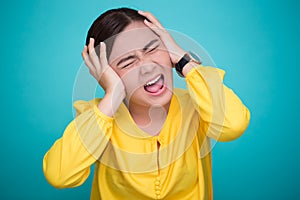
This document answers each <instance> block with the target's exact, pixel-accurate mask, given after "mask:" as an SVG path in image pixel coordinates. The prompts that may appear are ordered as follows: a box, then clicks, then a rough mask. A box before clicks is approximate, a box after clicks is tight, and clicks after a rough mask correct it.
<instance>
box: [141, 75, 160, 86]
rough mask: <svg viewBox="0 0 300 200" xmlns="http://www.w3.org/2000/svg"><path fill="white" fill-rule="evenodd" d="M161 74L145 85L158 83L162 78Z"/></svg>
mask: <svg viewBox="0 0 300 200" xmlns="http://www.w3.org/2000/svg"><path fill="white" fill-rule="evenodd" d="M160 77H161V75H160V76H158V77H157V78H156V79H154V80H152V81H149V82H148V83H147V84H146V85H145V86H149V85H153V84H154V83H156V82H157V81H158V80H159V79H160Z"/></svg>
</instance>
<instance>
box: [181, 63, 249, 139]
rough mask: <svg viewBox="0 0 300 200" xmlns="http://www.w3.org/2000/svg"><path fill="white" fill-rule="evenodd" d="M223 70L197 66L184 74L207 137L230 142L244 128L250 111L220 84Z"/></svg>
mask: <svg viewBox="0 0 300 200" xmlns="http://www.w3.org/2000/svg"><path fill="white" fill-rule="evenodd" d="M224 74H225V73H224V71H223V70H220V69H217V68H213V67H204V66H197V67H196V68H194V67H193V68H191V69H190V71H189V72H188V73H187V74H186V79H187V84H188V89H189V93H190V95H191V97H192V99H193V100H194V102H195V106H196V108H197V109H198V112H199V114H200V120H201V123H200V125H201V124H202V128H203V127H204V128H203V130H204V131H205V132H206V133H207V135H208V136H210V137H212V138H214V139H216V140H220V141H230V140H233V139H235V138H237V137H239V136H240V135H241V134H242V133H243V132H244V131H245V130H246V128H247V126H248V123H249V119H250V112H249V110H248V108H247V107H246V106H245V105H244V104H243V103H242V101H241V100H240V99H239V97H238V96H237V95H236V94H235V93H234V92H233V91H232V90H231V89H230V88H228V87H227V86H225V85H224V84H223V77H224Z"/></svg>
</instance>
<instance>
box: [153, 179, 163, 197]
mask: <svg viewBox="0 0 300 200" xmlns="http://www.w3.org/2000/svg"><path fill="white" fill-rule="evenodd" d="M154 190H155V194H156V198H157V199H159V198H160V193H161V182H160V177H159V176H158V177H156V179H155V189H154Z"/></svg>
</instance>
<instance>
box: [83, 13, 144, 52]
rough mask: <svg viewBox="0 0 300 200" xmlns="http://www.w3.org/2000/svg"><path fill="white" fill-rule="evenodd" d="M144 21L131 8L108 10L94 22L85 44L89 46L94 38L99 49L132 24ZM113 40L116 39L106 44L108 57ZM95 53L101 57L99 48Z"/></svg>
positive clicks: (142, 17)
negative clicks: (102, 44) (100, 45)
mask: <svg viewBox="0 0 300 200" xmlns="http://www.w3.org/2000/svg"><path fill="white" fill-rule="evenodd" d="M144 19H145V17H144V16H142V15H140V14H139V13H138V11H137V10H134V9H131V8H116V9H111V10H108V11H106V12H104V13H103V14H101V15H100V16H99V17H98V18H97V19H96V20H95V21H94V22H93V24H92V25H91V27H90V29H89V31H88V34H87V36H86V41H85V44H86V45H88V44H89V40H90V38H94V39H95V44H94V46H95V47H97V46H98V45H99V44H100V42H104V41H105V40H107V39H108V38H111V37H112V36H115V35H117V34H118V33H120V32H122V31H123V30H124V29H125V28H126V26H128V25H129V24H130V23H132V22H134V21H143V20H144ZM113 40H114V39H111V40H110V41H109V42H108V41H106V43H105V44H106V51H107V56H109V55H110V53H111V48H112V44H113ZM108 43H109V44H108ZM95 51H96V53H97V54H98V56H99V48H98V47H97V48H96V49H95Z"/></svg>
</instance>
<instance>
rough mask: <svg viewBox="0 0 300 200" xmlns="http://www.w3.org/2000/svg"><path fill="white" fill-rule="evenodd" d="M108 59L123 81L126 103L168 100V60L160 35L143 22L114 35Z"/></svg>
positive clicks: (154, 103)
mask: <svg viewBox="0 0 300 200" xmlns="http://www.w3.org/2000/svg"><path fill="white" fill-rule="evenodd" d="M108 61H109V64H110V66H111V67H112V68H113V70H114V71H115V72H116V73H117V74H118V75H119V76H120V77H121V79H122V81H123V83H124V86H125V90H126V102H127V103H128V104H130V106H134V105H140V106H146V107H150V106H165V105H167V104H168V103H170V100H171V98H172V88H173V80H172V62H171V59H170V56H169V53H168V51H167V50H166V48H165V46H164V44H163V43H162V41H161V40H160V38H159V37H158V36H157V35H156V34H155V33H154V32H153V31H152V30H151V29H149V28H148V27H147V26H145V25H144V23H143V22H133V23H131V24H129V25H128V26H127V27H126V28H125V30H124V31H122V32H121V33H120V34H118V35H117V36H116V37H115V41H114V44H113V47H112V51H111V54H110V56H109V59H108ZM128 106H129V105H128Z"/></svg>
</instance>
